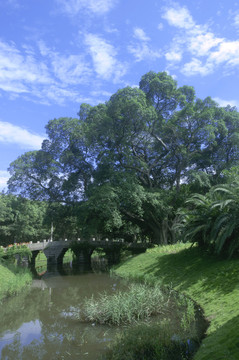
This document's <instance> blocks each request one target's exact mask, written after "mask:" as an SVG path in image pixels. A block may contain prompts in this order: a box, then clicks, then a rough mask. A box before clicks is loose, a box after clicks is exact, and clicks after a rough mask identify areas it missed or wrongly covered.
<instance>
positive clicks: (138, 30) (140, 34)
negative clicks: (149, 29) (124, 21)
mask: <svg viewBox="0 0 239 360" xmlns="http://www.w3.org/2000/svg"><path fill="white" fill-rule="evenodd" d="M134 37H135V38H136V39H138V40H141V41H150V38H149V37H148V36H147V35H146V34H145V32H144V30H143V29H141V28H138V27H137V28H135V29H134Z"/></svg>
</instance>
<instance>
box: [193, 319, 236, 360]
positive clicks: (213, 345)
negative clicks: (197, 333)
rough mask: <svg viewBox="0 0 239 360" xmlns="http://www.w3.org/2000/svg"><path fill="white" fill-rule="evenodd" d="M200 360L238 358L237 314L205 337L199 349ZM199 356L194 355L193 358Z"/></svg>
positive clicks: (231, 359)
mask: <svg viewBox="0 0 239 360" xmlns="http://www.w3.org/2000/svg"><path fill="white" fill-rule="evenodd" d="M199 352H200V359H202V360H209V359H211V360H214V359H216V360H238V359H239V316H235V317H234V318H232V319H231V320H229V321H228V322H226V323H225V324H224V325H222V326H220V328H219V329H217V330H215V331H214V332H213V333H212V334H210V335H209V336H208V337H206V338H205V339H204V341H203V343H202V345H201V347H200V349H199ZM197 358H199V357H197V356H196V358H195V359H197Z"/></svg>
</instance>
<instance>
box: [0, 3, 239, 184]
mask: <svg viewBox="0 0 239 360" xmlns="http://www.w3.org/2000/svg"><path fill="white" fill-rule="evenodd" d="M0 24H1V25H0V154H1V156H0V189H1V188H3V187H4V186H5V183H6V181H7V178H8V173H7V168H8V166H9V164H10V163H11V162H12V161H14V160H15V159H16V158H17V157H18V156H20V155H21V154H23V153H24V152H26V151H29V150H34V149H39V148H40V146H41V142H42V140H43V138H44V137H45V125H46V124H47V122H48V121H49V120H51V119H54V118H58V117H64V116H69V117H77V112H78V110H79V107H80V104H81V103H83V102H86V103H89V104H91V105H96V104H98V103H100V102H104V101H106V100H108V99H109V97H110V96H111V94H113V93H115V92H116V91H117V90H118V89H120V88H123V87H125V86H128V85H129V86H137V85H138V84H139V81H140V78H141V76H142V75H143V74H145V73H146V72H148V71H150V70H153V71H155V72H159V71H167V72H168V73H169V74H170V75H172V76H173V77H174V78H175V79H176V80H177V82H178V85H179V86H182V85H192V86H194V87H195V90H196V94H197V96H198V97H200V98H205V97H206V96H211V97H212V98H213V99H215V100H216V101H217V102H218V103H219V104H220V105H221V106H226V105H227V104H231V105H233V106H238V108H239V91H238V89H239V2H237V1H232V0H227V1H220V0H218V1H209V0H198V1H197V0H194V1H189V0H188V1H187V0H184V1H178V2H177V1H163V0H161V1H156V0H148V1H145V0H34V1H33V0H1V1H0Z"/></svg>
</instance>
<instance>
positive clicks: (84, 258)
mask: <svg viewBox="0 0 239 360" xmlns="http://www.w3.org/2000/svg"><path fill="white" fill-rule="evenodd" d="M73 253H74V255H75V258H74V264H79V265H87V266H90V264H91V254H92V250H89V249H73Z"/></svg>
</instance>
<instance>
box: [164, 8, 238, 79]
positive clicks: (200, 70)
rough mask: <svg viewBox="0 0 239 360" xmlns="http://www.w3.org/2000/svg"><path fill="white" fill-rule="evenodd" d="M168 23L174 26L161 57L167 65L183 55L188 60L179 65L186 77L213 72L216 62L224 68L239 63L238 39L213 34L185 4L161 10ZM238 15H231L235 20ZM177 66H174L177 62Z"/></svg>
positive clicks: (216, 66)
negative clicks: (170, 38)
mask: <svg viewBox="0 0 239 360" xmlns="http://www.w3.org/2000/svg"><path fill="white" fill-rule="evenodd" d="M162 17H163V18H164V19H165V20H167V21H168V23H169V25H172V26H174V27H176V28H178V34H177V35H176V36H175V37H174V39H173V41H172V43H171V45H170V46H169V48H168V50H167V51H166V52H165V58H166V60H167V61H168V62H169V67H170V66H171V67H173V66H174V64H175V63H176V62H177V63H178V62H180V61H182V60H183V56H184V54H186V55H189V56H191V57H192V58H191V60H190V61H189V62H187V63H186V64H183V65H182V66H181V72H182V73H184V74H185V75H187V76H192V75H201V76H205V75H208V74H210V73H213V72H214V71H215V70H216V69H217V68H218V66H219V65H221V66H224V67H225V68H228V67H230V68H232V67H236V66H239V41H238V40H236V41H230V40H227V39H225V38H220V37H217V36H215V35H214V34H213V33H212V32H211V31H210V30H209V29H208V26H207V25H200V24H197V23H196V22H195V21H194V20H193V18H192V16H191V14H190V13H189V11H188V9H187V8H186V7H180V6H179V5H174V6H173V7H168V8H166V9H164V13H163V16H162ZM237 20H238V24H239V15H238V18H237V17H236V18H235V21H237ZM177 66H178V65H177Z"/></svg>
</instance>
